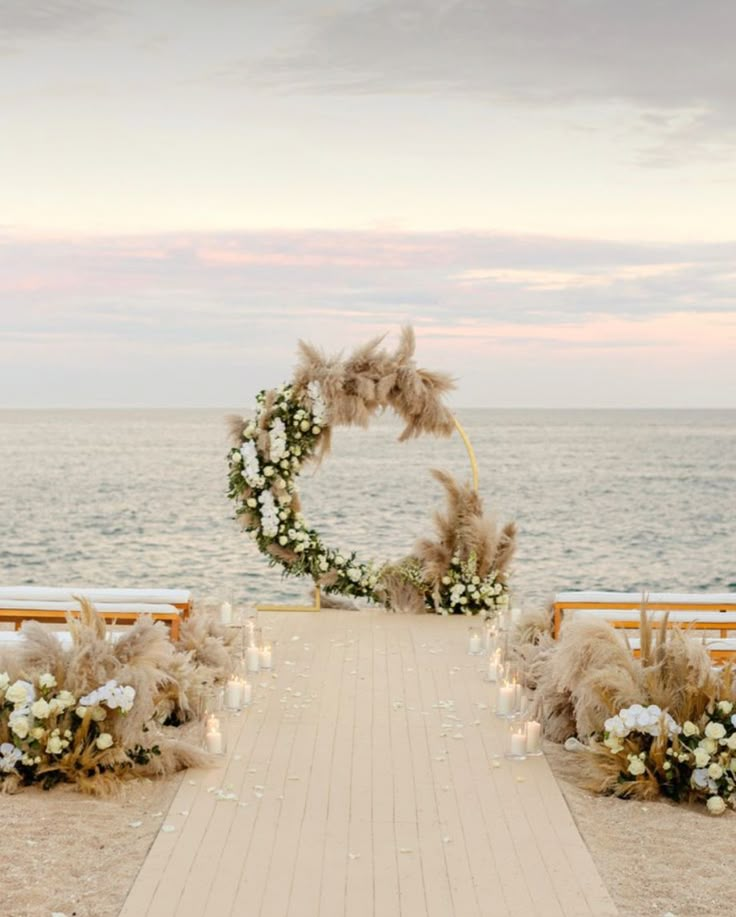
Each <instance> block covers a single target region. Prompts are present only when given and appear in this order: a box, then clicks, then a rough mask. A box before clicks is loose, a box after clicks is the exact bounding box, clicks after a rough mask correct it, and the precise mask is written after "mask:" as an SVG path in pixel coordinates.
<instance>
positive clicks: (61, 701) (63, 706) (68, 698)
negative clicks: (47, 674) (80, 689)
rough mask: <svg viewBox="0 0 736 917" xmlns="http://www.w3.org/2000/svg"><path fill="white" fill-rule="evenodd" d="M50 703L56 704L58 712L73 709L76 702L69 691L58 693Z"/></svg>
mask: <svg viewBox="0 0 736 917" xmlns="http://www.w3.org/2000/svg"><path fill="white" fill-rule="evenodd" d="M51 702H52V703H54V704H56V705H57V706H58V708H59V710H68V709H69V707H73V706H74V705H75V704H76V702H77V701H76V699H75V697H74V695H73V694H72V692H71V691H59V693H58V694H57V695H56V697H54V698H53V699H52V701H51Z"/></svg>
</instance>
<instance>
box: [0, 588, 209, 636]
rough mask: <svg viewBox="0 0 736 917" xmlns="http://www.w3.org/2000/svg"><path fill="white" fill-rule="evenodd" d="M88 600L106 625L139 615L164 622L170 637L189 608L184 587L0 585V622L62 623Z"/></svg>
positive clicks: (177, 632) (186, 614)
mask: <svg viewBox="0 0 736 917" xmlns="http://www.w3.org/2000/svg"><path fill="white" fill-rule="evenodd" d="M80 597H83V598H86V599H88V600H89V601H90V602H92V604H93V605H94V606H95V609H96V610H97V612H98V614H100V615H101V616H102V618H104V620H105V621H106V622H107V623H108V624H133V623H135V621H137V619H138V618H139V617H140V616H141V615H150V616H151V617H152V618H153V619H154V620H155V621H163V622H164V623H165V624H167V625H168V627H169V630H170V633H171V639H172V640H178V639H179V628H180V624H181V621H182V619H183V618H187V617H188V615H189V613H190V612H191V608H192V598H191V594H190V593H189V592H188V591H187V590H185V589H89V588H86V587H79V588H78V589H76V588H71V589H56V588H48V587H45V586H0V623H2V622H3V621H7V622H9V623H12V624H14V625H15V629H16V630H18V629H19V628H20V626H21V624H22V623H23V622H24V621H42V622H46V623H48V624H64V623H65V622H66V620H67V615H69V614H72V615H78V614H79V612H80V608H81V606H80V603H79V598H80Z"/></svg>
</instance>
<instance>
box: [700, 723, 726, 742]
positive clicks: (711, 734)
mask: <svg viewBox="0 0 736 917" xmlns="http://www.w3.org/2000/svg"><path fill="white" fill-rule="evenodd" d="M705 734H706V736H707V737H708V738H709V739H722V738H723V737H724V736H725V735H726V727H725V726H724V725H723V723H714V722H711V723H708V725H707V726H706V727H705Z"/></svg>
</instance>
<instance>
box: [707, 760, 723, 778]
mask: <svg viewBox="0 0 736 917" xmlns="http://www.w3.org/2000/svg"><path fill="white" fill-rule="evenodd" d="M708 776H709V777H710V778H711V780H720V779H721V777H722V776H723V768H722V767H721V765H720V764H716V762H715V761H714V762H713V764H711V765H710V767H709V768H708Z"/></svg>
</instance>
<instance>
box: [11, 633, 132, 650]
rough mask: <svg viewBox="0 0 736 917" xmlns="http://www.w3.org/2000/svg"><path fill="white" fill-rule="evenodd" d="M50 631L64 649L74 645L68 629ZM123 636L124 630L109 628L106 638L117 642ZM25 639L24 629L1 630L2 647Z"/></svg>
mask: <svg viewBox="0 0 736 917" xmlns="http://www.w3.org/2000/svg"><path fill="white" fill-rule="evenodd" d="M49 633H50V634H53V636H54V637H56V639H57V640H58V641H59V643H61V645H62V646H63V647H64V649H69V647H70V646H71V645H72V635H71V634H70V633H69V631H68V630H50V631H49ZM122 636H123V631H115V630H108V631H107V632H106V633H105V639H106V640H108V641H109V642H110V643H117V641H118V640H119V639H120V638H121V637H122ZM24 640H25V636H24V635H23V631H22V630H0V649H2V648H3V647H14V646H18V645H19V644H21V643H23V641H24Z"/></svg>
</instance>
